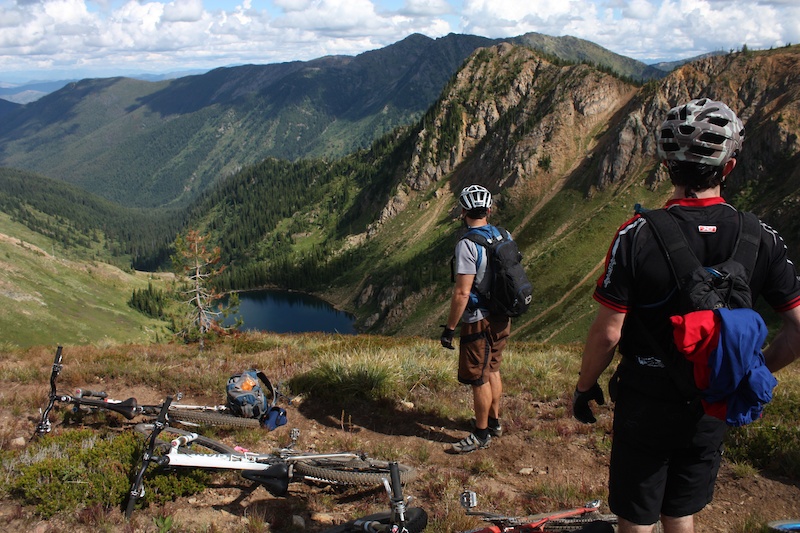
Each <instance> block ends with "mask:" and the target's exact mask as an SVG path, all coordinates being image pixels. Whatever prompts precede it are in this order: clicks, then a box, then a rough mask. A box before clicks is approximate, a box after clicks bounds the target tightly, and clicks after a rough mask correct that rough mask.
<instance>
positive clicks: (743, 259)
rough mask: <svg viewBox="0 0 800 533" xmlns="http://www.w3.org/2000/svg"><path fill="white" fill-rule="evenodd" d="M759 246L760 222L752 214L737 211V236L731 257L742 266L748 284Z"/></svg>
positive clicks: (754, 266)
mask: <svg viewBox="0 0 800 533" xmlns="http://www.w3.org/2000/svg"><path fill="white" fill-rule="evenodd" d="M760 245H761V221H760V220H759V219H758V217H757V216H756V215H754V214H753V213H749V212H744V211H739V236H738V237H737V238H736V247H735V248H734V250H733V255H731V257H732V258H733V259H734V260H735V261H737V262H738V263H741V264H742V266H744V269H745V272H746V273H747V281H748V282H749V281H750V278H751V277H752V275H753V271H754V270H755V268H756V260H757V259H758V248H759V246H760Z"/></svg>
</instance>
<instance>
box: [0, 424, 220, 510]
mask: <svg viewBox="0 0 800 533" xmlns="http://www.w3.org/2000/svg"><path fill="white" fill-rule="evenodd" d="M143 444H144V443H143V440H142V439H141V438H140V437H138V436H137V435H135V434H134V433H132V432H125V433H122V434H118V435H113V434H110V433H106V434H101V433H98V432H97V431H94V430H90V429H81V430H75V431H65V432H64V433H62V434H60V435H57V436H48V437H45V438H43V439H40V440H39V441H37V442H35V443H33V444H32V445H31V446H30V447H28V448H27V449H26V450H24V451H22V452H20V453H18V454H9V455H6V456H4V457H3V469H4V470H5V471H6V486H5V490H6V491H7V492H8V494H9V495H10V496H11V497H12V498H14V499H16V500H19V501H20V503H22V504H25V505H31V506H33V507H34V508H35V510H36V512H37V513H38V514H39V515H41V516H42V517H44V518H48V517H51V516H53V515H55V514H57V513H60V512H74V511H75V510H76V509H81V508H86V507H91V506H100V507H102V508H104V509H107V510H108V509H110V508H113V507H118V506H119V507H121V506H122V505H124V504H125V502H126V501H127V498H128V492H129V491H130V483H131V478H132V473H133V472H134V471H135V469H136V468H138V466H139V461H140V458H141V455H142V450H143ZM207 480H208V474H206V473H204V472H201V471H192V470H187V471H182V472H178V473H175V474H169V475H165V474H163V473H160V472H156V471H155V468H151V470H149V471H148V474H147V476H146V477H145V498H144V501H145V502H159V503H161V502H164V501H168V500H173V499H176V498H178V497H180V496H186V495H190V494H195V493H197V492H199V491H202V490H203V489H204V488H205V482H206V481H207Z"/></svg>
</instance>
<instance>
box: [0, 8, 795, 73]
mask: <svg viewBox="0 0 800 533" xmlns="http://www.w3.org/2000/svg"><path fill="white" fill-rule="evenodd" d="M799 4H800V2H798V1H797V0H238V1H237V2H233V1H230V0H169V1H168V0H163V1H158V0H0V79H4V78H8V77H9V76H10V75H13V74H14V73H22V72H25V73H26V75H31V74H29V73H31V72H32V71H36V70H38V69H56V68H63V69H64V71H61V72H52V73H48V72H41V75H40V76H38V77H40V78H41V77H44V76H46V75H47V76H50V77H52V76H63V75H64V73H71V77H83V76H99V75H111V74H112V73H129V72H143V71H148V72H153V71H167V70H169V71H172V70H180V69H195V68H214V67H217V66H223V65H229V64H237V63H275V62H281V61H290V60H295V59H300V60H307V59H312V58H315V57H320V56H323V55H328V54H348V55H354V54H357V53H360V52H363V51H366V50H371V49H375V48H380V47H383V46H387V45H389V44H392V43H394V42H397V41H399V40H401V39H403V38H405V37H407V36H408V35H410V34H411V33H422V34H424V35H428V36H429V37H433V38H435V37H441V36H444V35H446V34H448V33H451V32H454V33H468V34H475V35H483V36H486V37H492V38H500V37H511V36H516V35H521V34H524V33H527V32H539V33H543V34H547V35H553V36H560V35H572V36H575V37H579V38H582V39H587V40H589V41H593V42H595V43H597V44H599V45H601V46H604V47H606V48H608V49H610V50H612V51H614V52H617V53H620V54H623V55H626V56H629V57H633V58H635V59H639V60H642V61H646V62H652V61H656V60H668V59H680V58H688V57H692V56H695V55H698V54H701V53H705V52H709V51H719V50H724V51H728V50H731V49H734V50H735V49H739V48H741V46H742V45H743V44H747V46H748V47H750V48H753V49H758V48H769V47H779V46H783V45H784V44H787V43H800V5H799ZM19 75H22V74H19ZM31 76H32V75H31ZM4 81H6V80H4Z"/></svg>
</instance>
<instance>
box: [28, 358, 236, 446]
mask: <svg viewBox="0 0 800 533" xmlns="http://www.w3.org/2000/svg"><path fill="white" fill-rule="evenodd" d="M62 369H63V364H62V347H61V346H59V347H58V348H57V349H56V355H55V358H54V360H53V367H52V370H51V372H50V394H49V396H48V403H47V406H46V407H45V408H44V410H43V411H42V418H41V420H40V421H39V423H38V424H37V426H36V430H35V431H34V435H33V437H32V438H35V437H39V436H42V435H44V434H46V433H50V431H51V430H52V423H51V422H50V412H51V411H52V410H53V407H54V406H55V403H56V402H58V403H68V404H72V405H73V406H74V408H75V410H76V411H77V410H80V409H81V408H89V409H104V410H107V411H113V412H115V413H118V414H120V415H122V416H123V417H125V418H126V419H127V420H132V419H134V418H136V417H137V416H139V415H148V416H156V415H158V413H159V412H160V411H161V407H162V405H163V404H160V405H139V403H138V402H137V401H136V398H128V399H126V400H115V399H113V398H109V397H108V394H107V393H106V392H102V391H99V392H98V391H93V390H89V389H81V388H79V389H76V390H75V392H74V394H66V393H60V392H58V391H57V388H56V381H57V380H58V376H59V374H60V373H61V370H62ZM181 397H182V395H181V394H180V393H178V394H177V395H176V399H177V400H180V399H181ZM169 409H170V410H174V411H178V410H180V411H211V412H220V413H224V412H225V411H228V410H229V409H228V407H227V406H224V405H214V406H207V405H185V404H177V403H171V404H170V406H169Z"/></svg>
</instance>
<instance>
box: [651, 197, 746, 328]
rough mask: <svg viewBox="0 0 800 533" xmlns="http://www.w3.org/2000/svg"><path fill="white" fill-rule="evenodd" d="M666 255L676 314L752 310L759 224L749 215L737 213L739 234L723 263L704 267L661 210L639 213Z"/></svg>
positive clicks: (670, 217) (673, 222) (681, 232)
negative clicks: (677, 301) (675, 289)
mask: <svg viewBox="0 0 800 533" xmlns="http://www.w3.org/2000/svg"><path fill="white" fill-rule="evenodd" d="M642 216H643V217H644V218H645V219H646V220H647V222H648V223H649V224H650V227H651V228H652V230H653V234H654V235H655V237H656V239H657V240H658V243H659V245H660V246H661V249H662V250H663V251H664V253H665V254H666V256H667V260H668V261H669V264H670V268H671V269H672V274H673V276H674V277H675V280H676V281H677V283H678V288H679V291H680V298H681V303H680V311H681V313H682V314H683V313H690V312H692V311H700V310H705V309H719V308H721V307H727V308H728V309H741V308H745V307H750V308H752V307H753V298H752V295H751V294H750V277H751V276H752V275H753V269H754V268H755V265H756V259H758V247H759V244H760V242H761V222H760V221H759V220H758V217H756V216H755V215H754V214H752V213H744V212H741V211H740V212H739V234H738V236H737V237H736V244H735V246H734V249H733V254H731V257H730V258H728V259H727V260H726V261H723V262H722V263H720V264H718V265H714V266H710V267H704V266H703V265H701V264H700V261H698V260H697V257H696V256H695V255H694V252H692V249H691V248H690V247H689V243H688V242H687V241H686V237H685V236H684V234H683V231H682V230H681V228H680V226H678V223H677V221H676V220H675V219H674V218H673V216H672V215H671V214H670V213H669V211H667V210H665V209H656V210H654V211H647V212H645V213H642Z"/></svg>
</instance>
